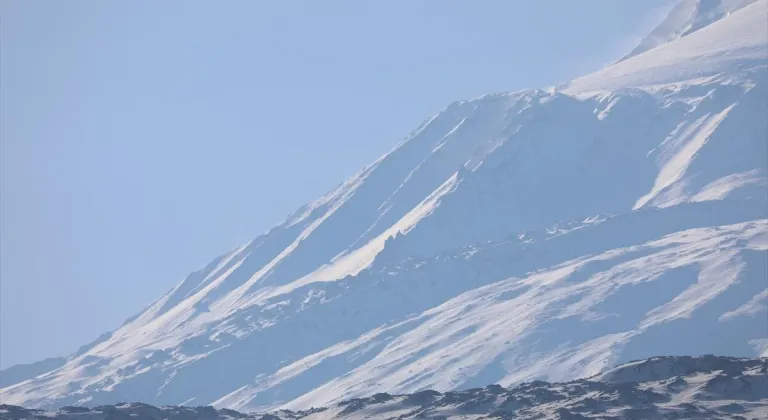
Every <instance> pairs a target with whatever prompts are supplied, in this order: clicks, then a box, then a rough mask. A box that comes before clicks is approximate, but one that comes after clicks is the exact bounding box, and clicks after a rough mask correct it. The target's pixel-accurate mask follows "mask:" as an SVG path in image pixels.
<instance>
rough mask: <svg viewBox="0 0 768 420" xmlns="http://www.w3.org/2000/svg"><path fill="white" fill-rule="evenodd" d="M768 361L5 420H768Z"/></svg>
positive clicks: (19, 411) (661, 360)
mask: <svg viewBox="0 0 768 420" xmlns="http://www.w3.org/2000/svg"><path fill="white" fill-rule="evenodd" d="M766 398H768V359H767V358H763V359H736V358H726V357H714V356H704V357H698V358H691V357H658V358H653V359H647V360H643V361H636V362H631V363H628V364H625V365H622V366H618V367H616V368H613V369H610V370H608V371H606V372H605V373H603V374H600V375H597V376H594V377H591V378H588V379H579V380H575V381H570V382H561V383H547V382H541V381H536V382H528V383H525V384H521V385H518V386H515V387H512V388H503V387H501V386H499V385H489V386H486V387H483V388H473V389H469V390H463V391H451V392H445V393H440V392H437V391H432V390H424V391H420V392H417V393H413V394H406V395H390V394H387V393H379V394H375V395H372V396H370V397H366V398H356V399H352V400H346V401H342V402H339V403H337V404H334V405H332V406H328V407H317V408H310V409H308V410H301V411H292V410H280V411H275V412H271V413H249V414H244V413H240V412H237V411H234V410H228V409H219V410H217V409H215V408H213V407H210V406H204V407H153V406H150V405H147V404H139V403H122V404H117V405H109V406H99V407H94V408H93V409H87V408H77V407H64V408H61V409H59V410H55V411H54V410H51V411H43V410H28V409H24V408H21V407H16V406H2V405H0V418H2V419H7V420H27V419H36V418H45V419H49V420H108V419H115V420H117V419H126V420H127V419H137V418H139V419H146V420H236V419H242V420H298V419H304V420H330V419H348V420H358V419H359V420H362V419H393V420H394V419H400V420H405V419H448V418H451V419H592V418H599V419H604V420H610V419H616V420H619V419H653V420H658V419H708V420H715V419H765V418H766V417H768V404H766V401H765V399H766Z"/></svg>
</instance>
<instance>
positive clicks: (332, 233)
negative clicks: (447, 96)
mask: <svg viewBox="0 0 768 420" xmlns="http://www.w3.org/2000/svg"><path fill="white" fill-rule="evenodd" d="M705 3H706V2H702V3H701V4H699V6H700V7H703V6H706V4H709V3H706V4H705ZM697 4H698V3H697ZM718 4H723V5H724V4H726V3H725V2H723V3H718ZM729 4H730V3H729ZM734 4H735V3H734ZM767 5H768V0H760V1H756V2H752V3H751V4H749V5H744V7H742V8H740V9H738V8H735V7H734V8H732V9H728V10H733V12H732V13H730V15H728V16H725V17H722V18H719V19H714V18H713V19H710V20H709V21H706V20H705V21H706V22H708V24H707V25H705V26H703V27H701V28H699V29H698V30H696V31H695V32H691V33H687V34H686V35H685V36H682V37H679V38H676V39H674V40H673V41H670V42H667V43H665V44H663V45H660V46H657V47H655V48H652V49H650V50H648V51H646V52H643V53H641V54H639V55H636V56H634V57H631V58H628V59H627V60H624V61H622V62H620V63H617V64H616V65H614V66H612V67H610V68H608V69H606V70H604V71H602V72H598V73H595V74H593V75H590V76H586V77H584V78H581V79H578V80H576V81H574V82H573V83H572V84H571V85H570V87H569V88H568V89H566V90H564V91H553V92H544V91H539V90H527V91H522V92H515V93H504V94H495V95H488V96H484V97H481V98H477V99H474V100H470V101H461V102H456V103H454V104H452V105H450V106H448V107H447V108H446V109H444V110H443V111H442V112H440V113H439V114H437V115H436V116H434V117H432V118H430V119H429V120H427V121H425V122H424V124H422V125H421V126H420V127H419V128H418V129H417V130H415V131H414V132H413V133H412V134H411V135H410V136H408V138H406V140H405V141H403V142H402V143H401V144H400V145H399V146H398V147H397V148H395V149H394V150H393V151H392V152H390V153H388V154H387V155H385V156H383V157H382V158H380V159H379V160H377V161H376V162H374V163H373V164H372V165H370V166H368V167H366V168H365V169H363V170H362V171H361V172H360V173H359V174H357V175H356V176H354V177H352V178H351V179H350V180H348V181H346V182H344V183H342V184H341V185H339V186H338V187H337V188H336V189H334V190H333V191H331V192H329V193H328V194H327V195H325V196H324V197H321V198H320V199H319V200H317V201H315V202H313V203H312V204H310V205H307V206H305V207H303V208H301V209H299V210H298V211H297V212H296V213H295V214H294V215H293V216H291V217H289V218H288V219H287V220H286V221H284V222H283V223H282V224H280V225H279V226H277V227H275V228H273V229H272V230H270V231H269V232H267V233H265V234H263V235H261V236H260V237H258V238H257V239H255V240H254V241H252V242H251V243H249V244H246V245H244V246H242V247H240V248H237V249H235V250H232V251H230V252H229V253H226V254H224V255H222V256H220V257H218V258H216V259H215V260H214V261H212V262H211V263H210V264H208V265H207V266H206V267H204V268H202V269H200V270H199V271H197V272H195V273H192V274H191V275H189V276H188V277H187V278H186V279H185V280H184V281H183V282H181V283H180V284H179V285H178V286H177V287H175V288H174V289H173V290H171V291H170V292H168V293H167V294H166V295H165V296H163V297H162V298H161V299H159V300H158V301H157V302H156V303H154V304H153V305H151V306H150V307H149V308H148V309H146V310H145V311H143V312H141V313H139V314H138V315H136V316H135V317H133V318H131V319H129V320H128V321H126V323H125V324H124V325H123V326H121V327H120V328H118V329H117V330H115V331H113V332H111V333H108V334H104V335H103V336H102V337H100V338H99V339H97V340H96V341H94V342H93V343H90V344H88V345H86V346H84V347H83V348H81V349H80V350H79V351H78V352H77V353H76V354H74V355H72V356H70V357H69V358H67V360H66V361H57V362H56V364H54V365H52V366H51V368H50V370H48V371H46V372H40V371H39V369H37V368H35V369H31V368H30V369H21V370H18V369H17V371H18V372H22V373H20V374H15V376H14V377H13V380H12V382H13V383H10V382H8V383H7V385H9V386H6V387H5V388H3V389H2V390H0V399H2V401H3V402H7V403H15V404H24V405H30V406H43V407H51V406H60V405H66V404H89V405H96V404H102V403H114V402H116V401H144V402H148V403H155V404H209V403H213V402H216V404H217V405H219V406H222V407H238V408H247V409H251V408H259V407H275V406H281V405H284V406H286V407H292V408H301V407H306V406H311V405H316V406H319V405H325V404H327V403H330V402H333V401H336V400H338V399H339V398H341V397H349V396H356V395H360V396H362V395H366V394H370V393H373V392H377V391H387V392H411V391H417V390H420V389H425V388H435V389H438V390H449V389H454V388H464V387H470V386H476V385H486V384H487V383H491V382H496V383H501V384H504V385H511V384H514V383H517V382H520V381H524V380H528V379H532V378H548V379H551V380H567V379H572V378H576V377H583V376H588V375H593V374H596V373H597V372H599V371H600V370H601V369H603V368H604V367H607V366H609V365H612V364H614V363H616V362H621V361H626V360H631V359H638V358H645V357H651V356H654V355H658V354H671V353H678V354H680V353H682V354H690V353H702V352H709V353H719V354H732V355H756V354H768V353H766V352H768V340H766V338H765V337H768V326H766V322H765V320H766V313H765V311H764V307H765V305H764V302H765V299H766V298H765V290H766V284H765V282H764V279H765V278H766V276H768V273H766V272H765V267H766V265H768V262H766V255H767V252H768V239H766V235H768V225H766V223H768V221H767V220H768V204H767V203H768V159H766V156H768V141H767V140H766V139H767V138H768V121H766V118H765V110H766V109H768V83H767V82H768V72H766V67H765V65H764V64H765V63H764V61H765V52H766V50H765V45H766V42H765V37H767V36H768V33H767V32H766V29H767V28H766V26H765V20H764V16H762V12H763V11H764V10H765V8H766V6H767ZM697 7H698V6H697ZM718 7H719V6H718ZM729 7H730V6H729ZM715 9H717V8H715ZM697 10H699V12H700V11H701V10H704V9H701V8H700V9H697ZM713 10H714V9H713ZM718 10H720V9H718ZM723 10H725V9H723ZM699 14H701V13H699ZM713 16H714V15H713ZM755 16H757V18H755ZM710 21H711V22H710ZM697 22H698V21H697ZM700 22H704V21H700ZM700 26H701V25H700ZM761 60H762V61H761ZM761 63H762V64H761ZM691 69H698V70H696V71H693V70H691ZM718 72H719V73H718ZM703 74H707V75H708V76H706V77H702V75H703ZM669 337H672V338H669ZM724 337H727V339H725V338H724ZM43 370H46V369H43ZM25 372H28V373H29V374H28V375H27V374H26V373H25ZM25 375H26V376H25ZM34 375H39V376H36V377H33V376H34ZM5 380H6V377H5V376H3V381H5ZM4 383H5V382H4Z"/></svg>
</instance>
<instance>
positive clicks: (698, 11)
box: [619, 0, 757, 61]
mask: <svg viewBox="0 0 768 420" xmlns="http://www.w3.org/2000/svg"><path fill="white" fill-rule="evenodd" d="M755 2H757V0H682V1H680V2H678V3H677V4H676V5H675V7H674V8H673V9H672V10H671V11H670V13H669V15H667V17H666V19H664V21H662V22H661V24H659V26H658V27H656V29H654V30H653V31H651V33H650V34H648V35H647V36H646V37H645V38H643V40H642V41H640V44H639V45H638V46H637V47H636V48H635V49H634V50H632V51H631V52H630V53H629V54H627V55H626V56H624V57H623V58H622V59H621V60H619V61H623V60H626V59H628V58H631V57H634V56H636V55H638V54H642V53H644V52H646V51H648V50H651V49H653V48H656V47H658V46H660V45H663V44H666V43H668V42H671V41H674V40H676V39H679V38H682V37H684V36H686V35H689V34H692V33H694V32H696V31H698V30H699V29H701V28H704V27H706V26H709V25H711V24H712V23H714V22H717V21H718V20H720V19H722V18H724V17H726V16H729V15H730V14H731V13H733V12H735V11H737V10H739V9H742V8H744V7H745V6H748V5H751V4H753V3H755Z"/></svg>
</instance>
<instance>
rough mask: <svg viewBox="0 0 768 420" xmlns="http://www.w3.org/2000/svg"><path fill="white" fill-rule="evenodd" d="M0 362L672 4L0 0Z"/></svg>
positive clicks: (104, 326) (112, 313) (80, 337)
mask: <svg viewBox="0 0 768 420" xmlns="http://www.w3.org/2000/svg"><path fill="white" fill-rule="evenodd" d="M0 5H1V6H2V8H1V9H0V26H1V31H2V33H1V34H0V35H1V36H2V39H1V42H2V45H1V47H2V50H1V51H0V53H1V54H2V56H1V57H0V140H1V142H0V241H1V243H0V366H1V367H8V366H10V365H13V364H16V363H27V362H33V361H36V360H38V359H41V358H44V357H50V356H62V355H65V354H67V353H70V352H72V351H74V350H76V349H77V347H79V346H80V345H82V344H85V343H86V342H88V341H91V340H92V339H94V338H95V337H96V336H98V335H99V334H101V333H103V332H106V331H108V330H110V329H112V328H115V327H117V326H119V325H120V324H121V323H122V321H123V320H124V319H125V318H127V317H129V316H131V315H133V314H134V313H136V312H137V311H139V310H140V309H142V308H143V307H145V306H146V305H148V304H149V303H151V302H152V301H153V300H154V299H156V298H158V297H159V296H160V295H161V294H162V293H164V292H166V291H167V290H168V289H170V288H171V287H173V286H174V285H175V284H176V283H178V282H179V281H181V280H182V279H183V277H184V276H185V275H186V274H187V273H189V272H190V271H193V270H195V269H197V268H199V267H201V266H203V265H204V264H206V263H207V262H208V261H209V260H211V259H212V258H213V257H215V256H217V255H218V254H221V253H222V252H224V251H226V250H229V249H231V248H233V247H235V246H238V245H240V244H243V243H245V242H247V241H249V240H250V239H252V238H254V237H255V236H257V235H258V234H259V233H261V232H262V231H264V230H265V229H268V228H269V227H270V226H272V225H274V224H276V223H277V222H279V221H281V220H282V218H284V217H285V216H286V215H287V214H288V213H290V212H292V211H293V210H295V209H296V208H297V207H298V206H300V205H302V204H304V203H306V202H308V201H311V200H313V199H315V198H317V196H319V195H320V194H322V193H324V192H325V191H326V190H328V189H330V188H331V187H333V186H335V185H336V184H338V183H339V182H341V181H343V180H344V179H345V178H347V177H348V176H350V175H352V174H353V173H355V172H356V171H357V170H358V169H360V168H361V167H362V166H364V165H365V164H367V163H370V162H371V161H372V160H374V159H376V158H377V157H378V156H379V155H381V154H382V153H384V152H386V151H388V150H389V149H390V148H392V147H393V146H394V145H395V144H396V143H397V142H398V141H400V140H401V139H402V138H403V137H404V136H405V135H406V134H407V133H408V132H410V131H411V130H412V129H414V128H415V127H416V126H417V125H418V124H419V123H420V122H421V121H422V120H424V119H425V118H427V117H429V116H431V115H433V114H434V113H436V112H438V111H439V110H440V109H442V108H443V107H444V106H445V105H447V104H448V103H450V102H452V101H455V100H459V99H469V98H472V97H476V96H479V95H482V94H485V93H491V92H498V91H505V90H516V89H522V88H529V87H546V86H549V85H553V84H557V83H561V82H565V81H567V80H568V79H570V78H573V77H575V76H579V75H581V74H584V73H588V72H590V71H593V70H597V69H598V68H600V67H602V66H604V65H606V64H607V63H609V62H610V61H612V60H615V59H617V58H619V57H620V56H621V55H622V54H623V53H626V52H628V51H629V50H630V49H631V48H632V47H633V46H634V44H635V42H637V41H638V40H639V37H640V36H642V35H643V34H645V33H646V32H648V31H649V30H650V29H651V28H652V26H653V25H654V24H655V23H657V22H658V21H659V20H660V19H661V18H662V17H663V16H662V14H663V11H664V10H665V9H666V8H668V7H669V5H670V1H669V0H642V1H639V0H579V1H574V0H536V1H533V0H518V1H513V0H481V1H474V0H473V1H467V0H464V1H458V0H455V1H437V0H430V1H427V0H425V1H414V0H395V1H393V0H387V1H357V0H355V1H352V0H346V1H322V2H321V1H316V0H311V1H310V0H307V1H283V0H281V1H250V0H241V1H226V2H216V1H181V0H178V1H163V2H157V1H150V0H146V1H120V2H118V1H104V0H93V1H53V0H50V1H34V0H16V1H9V0H1V1H0Z"/></svg>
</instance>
